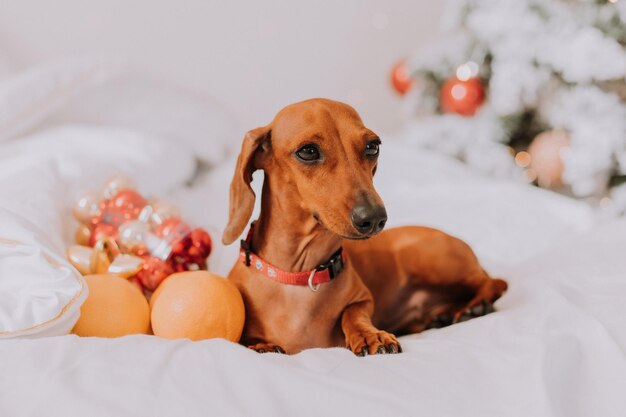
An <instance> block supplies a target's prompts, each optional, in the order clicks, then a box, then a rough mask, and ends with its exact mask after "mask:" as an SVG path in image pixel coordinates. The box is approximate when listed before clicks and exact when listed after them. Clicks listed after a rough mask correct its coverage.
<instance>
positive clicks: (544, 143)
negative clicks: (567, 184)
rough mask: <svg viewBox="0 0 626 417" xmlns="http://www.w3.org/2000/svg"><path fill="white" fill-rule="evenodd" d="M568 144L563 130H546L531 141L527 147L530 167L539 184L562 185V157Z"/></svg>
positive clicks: (568, 139)
mask: <svg viewBox="0 0 626 417" xmlns="http://www.w3.org/2000/svg"><path fill="white" fill-rule="evenodd" d="M569 145H570V137H569V133H567V132H566V131H565V130H548V131H546V132H543V133H540V134H539V135H537V137H535V139H534V140H533V141H532V143H531V144H530V146H529V147H528V154H529V155H530V169H531V170H533V171H534V173H535V175H536V176H537V183H538V184H539V186H541V187H545V188H558V187H561V186H563V170H564V164H563V157H564V155H566V154H567V152H568V151H569Z"/></svg>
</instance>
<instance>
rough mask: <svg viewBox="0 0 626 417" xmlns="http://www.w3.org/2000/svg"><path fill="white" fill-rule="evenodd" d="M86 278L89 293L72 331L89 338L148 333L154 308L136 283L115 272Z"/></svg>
mask: <svg viewBox="0 0 626 417" xmlns="http://www.w3.org/2000/svg"><path fill="white" fill-rule="evenodd" d="M85 281H87V286H88V287H89V296H88V297H87V300H86V301H85V302H84V303H83V305H82V306H81V308H80V318H79V319H78V322H77V323H76V325H75V326H74V329H73V330H72V333H74V334H77V335H79V336H86V337H87V336H95V337H121V336H126V335H129V334H145V333H148V331H149V329H150V307H149V305H148V301H147V300H146V298H145V297H144V295H143V294H142V293H141V291H140V290H138V289H137V287H136V286H134V285H133V284H131V283H130V282H129V281H128V280H126V279H124V278H122V277H120V276H117V275H114V274H102V275H87V276H86V277H85Z"/></svg>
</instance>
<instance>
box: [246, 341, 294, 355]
mask: <svg viewBox="0 0 626 417" xmlns="http://www.w3.org/2000/svg"><path fill="white" fill-rule="evenodd" d="M248 349H252V350H255V351H257V352H259V353H266V352H274V353H286V352H285V349H283V348H281V347H280V346H278V345H275V344H273V343H257V344H255V345H250V346H248Z"/></svg>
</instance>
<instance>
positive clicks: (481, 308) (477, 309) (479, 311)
mask: <svg viewBox="0 0 626 417" xmlns="http://www.w3.org/2000/svg"><path fill="white" fill-rule="evenodd" d="M472 314H473V315H475V316H482V315H483V314H485V305H484V304H478V305H477V306H474V307H472Z"/></svg>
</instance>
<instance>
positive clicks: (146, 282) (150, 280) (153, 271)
mask: <svg viewBox="0 0 626 417" xmlns="http://www.w3.org/2000/svg"><path fill="white" fill-rule="evenodd" d="M174 272H175V271H174V268H173V267H172V265H171V263H168V262H165V261H163V260H161V259H159V258H156V257H154V256H147V257H146V258H145V262H144V263H143V265H142V266H141V269H140V270H139V271H138V272H137V280H138V281H139V283H141V285H142V286H143V287H144V288H146V289H147V290H149V291H154V290H156V289H157V287H158V286H159V284H161V282H163V280H164V279H165V278H167V277H168V276H170V275H171V274H173V273H174Z"/></svg>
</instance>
